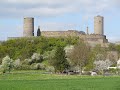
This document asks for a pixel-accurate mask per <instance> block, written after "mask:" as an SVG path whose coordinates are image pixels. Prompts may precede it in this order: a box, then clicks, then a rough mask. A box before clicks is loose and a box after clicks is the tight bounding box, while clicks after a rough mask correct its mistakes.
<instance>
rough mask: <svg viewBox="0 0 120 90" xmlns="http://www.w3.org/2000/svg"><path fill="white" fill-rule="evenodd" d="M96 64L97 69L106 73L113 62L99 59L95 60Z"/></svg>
mask: <svg viewBox="0 0 120 90" xmlns="http://www.w3.org/2000/svg"><path fill="white" fill-rule="evenodd" d="M94 64H95V69H97V70H98V71H100V72H101V73H102V75H103V74H104V70H105V69H107V68H108V67H110V66H111V65H112V64H113V63H112V62H111V61H110V60H108V59H107V60H99V61H98V60H97V61H95V62H94Z"/></svg>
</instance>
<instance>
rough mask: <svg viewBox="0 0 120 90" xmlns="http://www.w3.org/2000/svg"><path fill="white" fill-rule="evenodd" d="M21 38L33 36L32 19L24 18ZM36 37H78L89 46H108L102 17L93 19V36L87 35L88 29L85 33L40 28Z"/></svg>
mask: <svg viewBox="0 0 120 90" xmlns="http://www.w3.org/2000/svg"><path fill="white" fill-rule="evenodd" d="M23 28H24V30H23V37H32V36H34V18H33V17H26V18H24V26H23ZM37 36H44V37H55V38H56V37H69V36H70V37H79V38H81V39H83V40H84V41H85V42H87V43H88V44H90V45H91V46H95V45H97V44H100V45H101V46H102V47H107V46H108V40H107V39H106V35H104V17H102V16H99V15H98V16H95V17H94V34H89V30H88V27H87V29H86V33H85V32H84V31H77V30H68V31H40V27H38V30H37Z"/></svg>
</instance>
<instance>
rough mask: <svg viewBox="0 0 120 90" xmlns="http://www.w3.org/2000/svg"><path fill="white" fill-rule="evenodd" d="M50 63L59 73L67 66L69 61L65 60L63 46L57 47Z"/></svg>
mask: <svg viewBox="0 0 120 90" xmlns="http://www.w3.org/2000/svg"><path fill="white" fill-rule="evenodd" d="M51 65H52V66H54V68H55V71H56V72H60V73H62V72H63V71H64V70H66V69H68V68H69V63H68V62H67V59H66V56H65V51H64V48H63V47H57V49H56V52H55V57H54V59H53V61H52V62H51Z"/></svg>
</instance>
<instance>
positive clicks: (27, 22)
mask: <svg viewBox="0 0 120 90" xmlns="http://www.w3.org/2000/svg"><path fill="white" fill-rule="evenodd" d="M23 27H24V31H23V36H24V37H31V36H34V18H32V17H26V18H24V26H23Z"/></svg>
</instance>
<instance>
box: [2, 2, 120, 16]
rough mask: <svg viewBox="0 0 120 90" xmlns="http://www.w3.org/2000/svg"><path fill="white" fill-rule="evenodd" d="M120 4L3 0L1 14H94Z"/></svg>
mask: <svg viewBox="0 0 120 90" xmlns="http://www.w3.org/2000/svg"><path fill="white" fill-rule="evenodd" d="M119 4H120V0H97V1H96V0H74V1H73V0H1V1H0V14H1V16H2V17H19V16H40V17H45V16H55V15H62V14H66V13H78V12H84V13H86V14H87V15H88V14H89V15H93V14H96V13H103V12H104V11H106V10H110V9H111V8H112V7H116V6H120V5H119Z"/></svg>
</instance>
